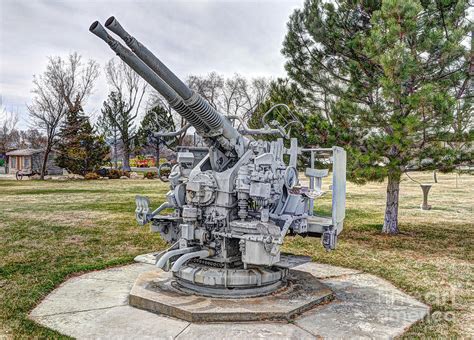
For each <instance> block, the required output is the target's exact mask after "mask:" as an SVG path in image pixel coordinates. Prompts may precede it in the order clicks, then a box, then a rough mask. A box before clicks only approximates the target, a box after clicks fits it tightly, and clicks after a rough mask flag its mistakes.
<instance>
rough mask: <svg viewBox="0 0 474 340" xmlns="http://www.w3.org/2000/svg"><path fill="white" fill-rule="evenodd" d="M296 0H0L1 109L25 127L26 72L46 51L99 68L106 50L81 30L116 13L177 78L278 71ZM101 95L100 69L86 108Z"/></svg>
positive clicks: (39, 65)
mask: <svg viewBox="0 0 474 340" xmlns="http://www.w3.org/2000/svg"><path fill="white" fill-rule="evenodd" d="M302 3H303V0H285V1H258V0H255V1H242V0H240V1H239V0H235V1H151V0H150V1H142V0H139V1H132V0H130V1H124V0H121V1H111V0H97V1H91V0H86V1H79V0H74V1H72V0H63V1H55V0H53V1H32V0H2V1H0V46H2V48H1V51H0V94H1V96H2V104H3V106H4V107H6V109H7V110H11V111H16V112H18V113H20V117H21V121H20V125H21V127H23V128H24V127H26V126H27V125H28V115H27V110H26V106H25V104H26V103H29V102H30V100H31V96H32V95H31V93H30V90H31V87H32V77H33V75H34V74H40V73H42V72H43V71H44V69H45V66H46V64H47V57H48V56H56V55H60V56H66V55H67V54H68V53H70V52H73V51H78V52H79V53H80V54H81V55H82V56H83V58H84V59H90V58H92V59H95V60H97V61H98V62H99V63H100V64H101V65H102V66H103V65H104V64H105V63H106V61H107V60H109V59H110V58H112V57H113V52H112V51H111V50H110V49H109V48H108V46H107V45H105V44H104V43H103V42H102V41H101V40H100V39H98V38H97V37H95V36H94V35H92V34H90V33H89V32H88V28H89V25H90V24H91V23H92V22H93V21H94V20H97V19H98V20H99V21H100V22H104V21H105V20H106V19H107V18H108V17H109V16H111V15H115V16H116V18H117V19H118V20H119V21H120V22H121V23H122V25H123V26H124V27H125V28H126V29H127V30H128V31H129V32H130V33H131V34H132V35H134V36H135V37H136V38H137V39H139V40H140V41H141V42H142V43H144V44H145V45H146V46H147V47H148V48H149V49H150V50H151V51H153V52H154V53H156V55H157V56H158V57H160V58H161V59H162V60H163V61H164V62H165V63H166V64H167V65H168V66H169V68H170V69H171V70H173V71H174V72H175V73H176V74H177V75H178V76H179V77H181V78H185V77H186V76H187V75H189V74H204V73H208V72H211V71H217V72H219V73H223V74H225V75H232V74H234V73H239V74H242V75H245V76H273V77H277V76H281V75H283V74H284V69H283V64H284V59H283V57H282V56H281V53H280V50H281V43H282V41H283V38H284V35H285V33H286V22H287V21H288V17H289V15H290V14H291V13H292V12H293V10H294V9H295V8H297V7H301V6H302ZM107 93H108V88H107V84H106V81H105V77H104V76H103V74H102V75H101V78H100V79H99V80H98V81H97V83H96V86H95V91H94V94H93V95H92V96H91V97H90V98H89V99H88V102H87V104H86V110H87V111H88V112H89V113H91V114H94V113H98V112H100V108H101V106H102V102H103V101H104V100H105V99H106V97H107Z"/></svg>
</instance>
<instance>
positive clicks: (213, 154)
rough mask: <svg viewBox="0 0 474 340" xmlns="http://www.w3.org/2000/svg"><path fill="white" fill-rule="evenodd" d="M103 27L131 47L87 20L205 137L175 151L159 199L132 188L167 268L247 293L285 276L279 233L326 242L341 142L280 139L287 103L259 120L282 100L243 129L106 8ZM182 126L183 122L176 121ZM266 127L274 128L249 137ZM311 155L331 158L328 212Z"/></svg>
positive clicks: (342, 185) (337, 225) (340, 186)
mask: <svg viewBox="0 0 474 340" xmlns="http://www.w3.org/2000/svg"><path fill="white" fill-rule="evenodd" d="M106 27H107V28H108V29H110V30H111V31H112V32H114V33H116V34H117V35H118V36H120V37H121V38H122V39H123V40H124V41H125V43H126V44H127V45H128V47H129V48H131V49H132V51H133V52H134V53H135V54H134V53H133V52H132V51H130V50H129V49H127V48H126V47H124V46H122V45H121V44H120V43H119V42H118V41H116V40H115V39H114V38H112V37H111V36H110V35H109V34H107V32H106V31H105V29H104V28H103V27H102V26H101V25H100V24H99V23H97V22H95V23H93V24H92V25H91V27H90V31H91V32H92V33H94V34H96V35H97V36H99V37H100V38H101V39H102V40H104V41H106V42H107V43H108V44H109V46H110V47H111V48H112V50H114V51H115V52H116V53H117V54H118V56H119V57H120V58H122V60H124V61H125V62H126V63H127V64H128V65H129V66H130V67H131V68H133V69H134V70H135V71H136V72H137V73H138V74H139V75H140V76H142V77H143V78H144V79H145V80H146V81H147V82H148V83H150V85H152V87H153V88H155V89H156V90H157V91H158V92H160V93H161V94H162V95H163V97H164V98H165V99H166V100H168V101H169V103H170V105H171V106H172V107H173V108H174V109H175V110H176V111H177V112H178V113H179V114H180V115H182V116H183V117H184V118H185V119H186V120H187V122H188V123H189V124H190V125H192V126H193V127H195V128H196V131H197V133H198V134H200V135H201V136H202V137H203V139H204V142H205V143H206V144H207V145H208V149H204V153H205V155H204V154H203V150H202V148H201V149H199V150H198V149H192V148H187V149H181V150H180V151H179V152H178V154H177V163H176V164H175V165H174V166H173V167H172V169H171V173H170V175H169V177H168V181H169V184H170V190H169V192H168V193H167V194H166V202H165V203H163V204H162V205H161V206H160V207H159V208H158V209H156V210H155V211H153V212H152V209H151V208H150V201H149V200H148V198H146V197H141V196H137V197H136V203H137V209H136V217H137V221H138V223H139V224H140V225H144V224H147V223H151V230H152V231H154V232H159V233H160V234H161V236H162V238H163V239H164V240H166V241H167V242H169V243H170V244H172V246H171V247H170V249H169V250H168V251H166V252H164V253H163V254H161V257H160V258H159V259H158V261H157V266H158V267H160V268H164V269H165V270H169V269H170V268H171V270H172V272H173V275H174V277H175V278H176V279H177V280H178V281H179V282H181V283H182V282H185V283H184V285H185V286H186V287H187V289H191V290H194V291H195V292H200V293H201V294H203V295H205V294H209V292H216V289H218V290H220V292H219V295H222V296H232V295H238V293H233V292H237V291H240V292H244V293H242V294H241V295H243V296H247V295H252V296H253V295H254V294H257V292H260V293H261V294H267V293H268V289H270V288H272V289H276V287H279V286H280V283H281V281H282V280H284V277H285V275H284V273H285V271H286V269H285V268H280V267H278V266H279V263H282V262H281V253H280V248H281V245H282V244H283V242H284V238H285V236H286V234H287V233H293V234H303V235H310V236H320V237H321V238H322V243H323V246H324V247H325V248H326V249H328V250H331V249H334V248H335V246H336V241H337V235H338V234H339V233H340V232H341V230H342V227H343V221H344V218H345V190H346V182H345V181H346V177H345V172H346V170H345V162H346V153H345V151H344V150H343V149H341V148H338V147H333V148H323V149H301V148H299V147H298V140H297V139H296V138H291V139H290V141H289V143H285V142H284V140H283V138H287V137H288V136H289V126H290V125H291V124H294V123H298V121H297V120H296V118H295V116H294V115H292V114H291V112H290V113H289V115H290V116H291V117H290V120H291V121H290V122H288V123H287V124H286V125H283V126H282V125H279V123H277V122H275V121H271V122H267V121H266V120H265V119H267V118H268V117H270V116H271V115H270V113H271V112H272V110H273V109H276V108H277V107H284V108H286V109H287V110H289V109H288V107H287V106H286V105H284V104H278V105H275V106H273V107H272V108H271V109H270V110H268V111H267V112H266V113H265V114H264V117H263V119H262V120H263V121H262V123H263V128H260V129H250V128H248V126H247V125H246V124H245V123H243V124H241V126H242V128H241V131H240V132H239V131H238V130H237V129H236V128H234V127H233V125H232V124H231V122H230V120H229V119H228V118H226V117H225V116H224V115H222V114H220V113H219V112H217V111H216V110H215V109H214V108H212V107H211V105H210V104H209V103H208V102H207V101H206V100H204V99H203V98H202V97H201V96H200V95H198V94H196V93H194V92H193V91H192V90H191V89H189V88H188V87H187V86H186V84H184V83H183V82H182V81H181V80H180V79H179V78H178V77H177V76H176V75H175V74H174V73H173V72H172V71H170V70H169V69H168V68H167V67H166V65H164V64H163V62H161V61H160V60H159V59H158V58H157V57H156V56H155V55H154V54H153V53H151V52H150V51H149V50H148V49H147V48H146V47H145V46H143V45H142V44H141V43H140V42H138V41H137V40H136V39H135V38H133V37H132V36H131V35H129V34H128V33H127V32H126V31H125V30H124V29H123V27H122V26H121V25H120V24H119V23H118V21H117V20H116V19H115V18H114V17H111V18H110V19H109V20H107V22H106ZM230 119H234V120H235V119H237V120H239V118H238V117H231V118H230ZM187 128H188V125H186V126H185V127H184V129H187ZM159 134H160V135H162V134H163V133H162V132H160V133H159ZM174 134H175V133H168V135H174ZM269 134H271V135H276V136H278V137H280V138H278V139H276V140H274V141H266V140H261V139H257V138H258V136H263V135H269ZM281 137H283V138H281ZM288 145H289V147H288ZM302 152H311V164H310V166H309V168H308V169H306V176H307V177H308V178H309V179H310V187H309V188H307V187H304V186H302V185H301V183H300V180H299V174H298V171H297V165H298V157H299V155H300V154H301V153H302ZM203 156H204V157H203ZM316 157H317V158H318V160H321V159H325V162H326V163H327V164H329V163H332V167H333V179H332V191H333V196H332V216H314V215H313V211H312V209H313V206H314V203H315V200H316V199H317V198H318V197H320V196H322V195H323V194H324V193H325V191H324V190H323V178H324V177H326V176H327V175H328V170H327V169H315V168H314V167H315V158H316ZM287 158H289V161H288V162H287V161H286V160H287ZM165 208H171V209H173V210H174V212H173V214H171V215H161V214H160V212H162V211H163V210H164V209H165ZM275 268H276V269H275ZM264 286H266V288H265V289H263V288H262V289H260V288H261V287H264ZM190 287H191V288H190ZM269 287H270V288H269Z"/></svg>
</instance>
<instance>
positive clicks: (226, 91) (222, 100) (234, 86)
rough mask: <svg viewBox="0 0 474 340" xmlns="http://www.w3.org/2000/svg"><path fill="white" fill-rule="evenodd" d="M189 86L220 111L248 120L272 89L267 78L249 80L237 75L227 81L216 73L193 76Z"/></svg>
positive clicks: (189, 79)
mask: <svg viewBox="0 0 474 340" xmlns="http://www.w3.org/2000/svg"><path fill="white" fill-rule="evenodd" d="M188 84H189V86H190V87H191V88H192V89H193V90H194V91H196V92H198V93H199V94H200V95H201V96H203V97H204V98H205V99H206V100H207V101H208V102H209V103H210V104H211V105H212V106H213V107H214V108H215V109H217V110H218V111H220V112H222V113H224V114H226V115H230V116H240V117H243V118H248V117H249V115H250V114H251V113H252V112H253V111H254V110H255V109H256V108H257V107H258V106H259V105H260V103H262V102H263V101H264V100H265V98H266V97H267V95H268V93H269V89H270V80H269V79H267V78H262V77H261V78H251V79H247V78H245V77H242V76H241V75H238V74H235V75H234V76H233V77H231V78H227V79H225V78H224V76H222V75H219V74H217V73H216V72H211V73H209V74H208V75H205V76H196V75H192V76H190V77H189V78H188Z"/></svg>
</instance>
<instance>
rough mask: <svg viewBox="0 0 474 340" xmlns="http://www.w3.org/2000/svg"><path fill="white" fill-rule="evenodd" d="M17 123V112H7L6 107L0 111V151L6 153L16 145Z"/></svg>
mask: <svg viewBox="0 0 474 340" xmlns="http://www.w3.org/2000/svg"><path fill="white" fill-rule="evenodd" d="M17 124H18V114H15V113H12V112H7V110H6V109H4V110H3V112H1V113H0V153H6V152H7V151H9V150H10V149H12V148H15V147H16V146H17V145H16V144H17V143H16V141H17V139H18V138H17V135H19V134H18V131H17V130H16V125H17Z"/></svg>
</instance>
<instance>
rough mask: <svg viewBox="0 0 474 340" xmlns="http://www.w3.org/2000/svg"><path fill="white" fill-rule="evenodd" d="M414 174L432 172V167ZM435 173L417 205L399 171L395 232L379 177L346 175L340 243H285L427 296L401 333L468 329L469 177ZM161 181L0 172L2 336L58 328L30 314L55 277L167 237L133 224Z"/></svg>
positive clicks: (159, 194)
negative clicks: (329, 247)
mask: <svg viewBox="0 0 474 340" xmlns="http://www.w3.org/2000/svg"><path fill="white" fill-rule="evenodd" d="M412 177H414V178H415V179H416V180H418V181H420V182H432V174H429V173H420V174H414V175H413V176H412ZM438 179H439V183H438V184H435V185H434V186H433V188H432V189H431V192H430V197H429V203H430V204H431V205H432V207H433V209H432V210H430V211H421V210H420V209H419V207H420V204H421V202H422V193H421V189H420V187H419V185H418V184H417V183H414V182H412V181H411V180H409V179H408V178H404V181H403V182H402V185H401V194H400V197H401V199H400V229H401V234H400V235H398V236H386V235H382V234H381V233H380V230H381V227H382V222H383V213H384V208H385V190H386V189H385V184H384V183H370V184H367V185H364V186H358V185H354V184H348V193H347V218H346V222H345V228H344V231H343V233H342V235H341V237H340V240H339V244H338V248H337V250H336V251H334V252H329V253H327V252H325V251H324V250H323V248H322V247H321V245H320V241H319V240H318V239H314V238H309V237H308V238H303V237H288V238H287V241H286V243H285V245H284V248H285V250H286V251H290V252H293V253H298V254H305V255H310V256H312V258H313V259H314V260H315V261H319V262H323V263H329V264H334V265H340V266H344V267H351V268H356V269H361V270H364V271H366V272H369V273H373V274H375V275H379V276H381V277H383V278H385V279H387V280H389V281H391V282H392V283H393V284H395V285H396V286H397V287H399V288H401V289H402V290H404V291H406V292H407V293H409V294H411V295H413V296H415V297H417V298H418V299H420V300H422V301H424V302H425V303H428V304H430V305H431V306H432V311H433V313H432V315H431V316H430V317H429V318H428V319H427V320H425V321H424V322H421V323H419V324H417V325H415V326H414V327H412V328H411V329H410V330H408V332H407V334H406V336H407V337H412V336H417V337H448V336H449V337H456V336H465V337H469V336H473V335H474V334H473V328H472V324H473V322H472V321H473V315H474V314H473V312H474V311H473V309H472V308H473V307H472V302H473V293H472V292H473V290H474V287H473V282H474V277H473V273H474V270H473V269H474V268H473V254H474V252H473V246H472V243H473V242H472V240H473V239H474V237H473V236H474V226H473V221H474V202H473V197H474V177H472V176H468V175H463V176H461V177H460V178H458V185H457V187H456V176H455V175H454V174H448V175H443V174H438ZM328 183H329V181H327V180H326V182H325V185H327V184H328ZM167 190H168V188H167V186H166V185H165V184H163V183H161V182H159V181H143V180H127V181H120V180H117V181H114V180H110V181H87V182H86V181H67V182H55V181H47V182H39V181H23V182H14V181H8V182H7V181H0V207H1V209H0V325H2V326H0V337H2V333H3V334H8V335H11V334H14V335H15V336H16V337H25V336H26V337H33V336H37V337H55V338H56V337H61V335H60V334H57V333H55V332H53V331H49V330H47V329H45V328H43V327H39V326H37V325H36V324H34V323H33V322H31V321H29V320H28V319H27V313H28V312H29V311H30V310H31V309H32V308H33V307H34V305H35V304H36V303H38V301H40V300H41V299H42V298H43V297H44V296H46V295H47V294H48V293H49V292H50V291H51V290H52V289H54V287H55V286H57V285H58V284H59V283H61V282H62V281H64V279H65V278H66V277H67V276H68V275H71V274H72V273H76V272H82V271H88V270H95V269H101V268H105V267H108V266H113V265H120V264H125V263H130V262H131V261H132V259H133V257H134V256H135V255H137V254H140V253H145V252H151V251H154V250H157V249H159V248H162V247H164V243H163V242H162V241H161V240H160V238H159V237H158V235H156V234H151V233H149V232H148V228H139V227H138V226H137V225H136V223H135V221H134V214H133V211H134V209H135V207H134V197H135V195H136V194H143V195H147V196H149V197H150V198H151V199H152V202H153V205H154V206H157V205H158V204H159V203H160V202H162V201H163V200H164V199H165V193H166V191H167ZM330 202H331V197H330V195H328V196H325V197H323V198H322V200H321V201H319V202H318V203H317V206H316V209H317V211H318V212H321V213H323V212H328V211H329V207H330ZM2 327H3V328H2ZM7 332H8V333H7Z"/></svg>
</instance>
